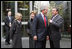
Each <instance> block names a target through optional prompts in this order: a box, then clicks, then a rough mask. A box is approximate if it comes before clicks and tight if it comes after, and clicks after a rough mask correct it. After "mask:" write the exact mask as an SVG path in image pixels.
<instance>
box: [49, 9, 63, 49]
mask: <svg viewBox="0 0 72 49" xmlns="http://www.w3.org/2000/svg"><path fill="white" fill-rule="evenodd" d="M52 15H53V16H52V18H51V20H50V24H49V29H50V32H49V35H50V47H51V48H60V39H61V33H60V32H59V29H60V28H61V26H62V25H63V18H62V17H61V16H60V15H59V14H58V9H57V8H53V9H52Z"/></svg>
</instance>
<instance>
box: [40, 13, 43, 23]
mask: <svg viewBox="0 0 72 49" xmlns="http://www.w3.org/2000/svg"><path fill="white" fill-rule="evenodd" d="M40 18H41V20H42V23H43V24H44V20H43V18H42V15H41V14H40Z"/></svg>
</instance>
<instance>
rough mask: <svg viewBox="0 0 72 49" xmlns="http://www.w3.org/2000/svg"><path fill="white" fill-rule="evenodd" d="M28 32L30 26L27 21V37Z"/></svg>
mask: <svg viewBox="0 0 72 49" xmlns="http://www.w3.org/2000/svg"><path fill="white" fill-rule="evenodd" d="M29 32H30V24H29V21H28V24H27V33H28V35H29Z"/></svg>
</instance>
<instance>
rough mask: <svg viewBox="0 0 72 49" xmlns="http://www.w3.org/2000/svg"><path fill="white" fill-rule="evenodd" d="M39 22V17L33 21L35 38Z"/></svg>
mask: <svg viewBox="0 0 72 49" xmlns="http://www.w3.org/2000/svg"><path fill="white" fill-rule="evenodd" d="M37 21H38V20H37V16H35V18H34V20H33V28H32V31H33V36H35V35H36V29H37V28H36V27H37V23H38V22H37Z"/></svg>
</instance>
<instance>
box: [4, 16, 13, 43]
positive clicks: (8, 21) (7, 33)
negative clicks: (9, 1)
mask: <svg viewBox="0 0 72 49" xmlns="http://www.w3.org/2000/svg"><path fill="white" fill-rule="evenodd" d="M13 20H14V17H12V16H11V20H10V19H9V17H8V16H6V17H5V20H4V22H5V30H6V40H5V42H7V43H9V41H10V38H9V37H10V27H9V23H10V22H11V24H12V22H13Z"/></svg>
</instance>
